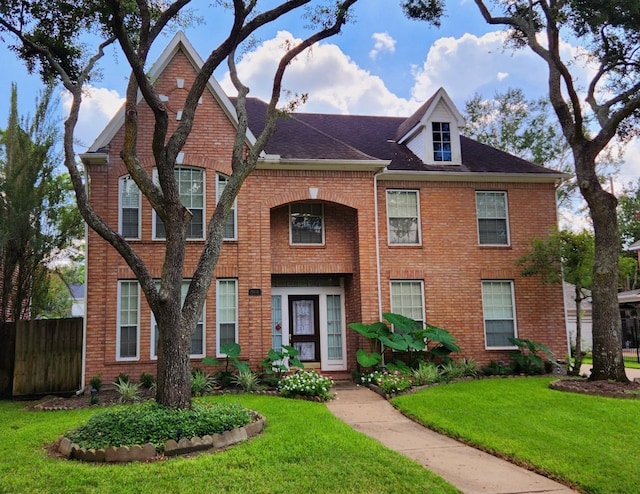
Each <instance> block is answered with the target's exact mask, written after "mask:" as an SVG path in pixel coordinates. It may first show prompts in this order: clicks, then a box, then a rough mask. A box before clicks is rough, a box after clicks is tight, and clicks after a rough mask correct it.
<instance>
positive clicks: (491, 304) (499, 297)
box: [482, 280, 517, 348]
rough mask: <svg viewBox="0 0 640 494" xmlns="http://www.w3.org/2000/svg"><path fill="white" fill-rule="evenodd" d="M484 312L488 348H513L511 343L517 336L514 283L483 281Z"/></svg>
mask: <svg viewBox="0 0 640 494" xmlns="http://www.w3.org/2000/svg"><path fill="white" fill-rule="evenodd" d="M482 310H483V312H484V331H485V341H486V345H487V348H513V346H514V345H513V343H511V342H510V341H509V338H515V337H516V335H517V332H516V315H515V303H514V298H513V281H496V280H490V281H483V282H482Z"/></svg>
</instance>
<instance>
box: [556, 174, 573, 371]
mask: <svg viewBox="0 0 640 494" xmlns="http://www.w3.org/2000/svg"><path fill="white" fill-rule="evenodd" d="M561 183H562V182H561V181H558V182H556V190H555V197H556V226H558V219H559V216H560V215H559V212H558V190H559V188H560V185H561ZM560 286H561V287H562V310H563V311H564V334H565V337H566V339H567V356H568V359H569V362H567V364H569V365H570V364H571V335H570V334H569V311H568V309H567V300H566V294H565V292H564V270H563V268H562V264H560ZM577 315H578V314H576V316H577Z"/></svg>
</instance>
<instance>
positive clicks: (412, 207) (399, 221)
mask: <svg viewBox="0 0 640 494" xmlns="http://www.w3.org/2000/svg"><path fill="white" fill-rule="evenodd" d="M418 209H419V208H418V191H417V190H387V219H388V222H389V244H394V245H418V244H420V221H419V216H418Z"/></svg>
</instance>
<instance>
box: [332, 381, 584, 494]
mask: <svg viewBox="0 0 640 494" xmlns="http://www.w3.org/2000/svg"><path fill="white" fill-rule="evenodd" d="M334 390H335V391H336V398H335V399H334V400H332V401H330V402H327V407H328V408H329V410H330V411H331V412H332V413H333V414H334V415H335V416H336V417H338V418H339V419H341V420H343V421H344V422H346V423H347V424H349V425H350V426H351V427H353V428H354V429H355V430H357V431H360V432H362V433H363V434H366V435H368V436H370V437H372V438H374V439H376V440H377V441H379V442H381V443H382V444H384V445H385V446H387V447H388V448H390V449H393V450H395V451H397V452H399V453H401V454H403V455H405V456H408V457H409V458H412V459H413V460H415V461H417V462H418V463H420V464H421V465H423V466H425V467H426V468H428V469H429V470H431V471H432V472H434V473H436V474H438V475H440V476H441V477H442V478H444V479H445V480H446V481H448V482H449V483H451V484H452V485H454V486H456V487H457V488H458V489H460V491H462V492H464V493H467V494H474V493H482V494H489V493H490V494H527V493H529V494H533V493H550V494H551V493H552V494H556V493H557V494H559V493H563V494H568V493H573V492H576V491H573V490H571V489H570V488H568V487H566V486H564V485H562V484H559V483H557V482H554V481H553V480H550V479H548V478H546V477H544V476H542V475H538V474H537V473H533V472H530V471H529V470H526V469H524V468H520V467H518V466H516V465H514V464H512V463H509V462H508V461H505V460H502V459H500V458H497V457H495V456H492V455H490V454H488V453H485V452H483V451H480V450H477V449H475V448H472V447H470V446H467V445H465V444H462V443H460V442H458V441H456V440H454V439H451V438H449V437H446V436H443V435H441V434H438V433H437V432H434V431H432V430H430V429H427V428H426V427H422V426H421V425H419V424H417V423H416V422H414V421H412V420H410V419H408V418H407V417H405V416H404V415H402V414H401V413H400V412H399V411H398V410H396V409H395V408H394V407H393V406H392V405H391V404H390V403H389V402H387V400H385V399H384V398H382V397H381V396H380V395H378V394H377V393H375V392H373V391H371V390H370V389H368V388H366V387H362V386H356V385H355V384H353V383H346V382H345V383H336V386H335V388H334Z"/></svg>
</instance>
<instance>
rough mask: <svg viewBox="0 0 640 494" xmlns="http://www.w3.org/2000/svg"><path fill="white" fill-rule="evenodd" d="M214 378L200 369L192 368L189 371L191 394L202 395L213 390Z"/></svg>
mask: <svg viewBox="0 0 640 494" xmlns="http://www.w3.org/2000/svg"><path fill="white" fill-rule="evenodd" d="M215 385H216V380H215V379H214V378H213V376H211V375H210V374H207V373H205V372H204V371H203V370H202V369H194V370H193V371H192V372H191V394H192V396H202V395H203V394H205V393H210V392H211V391H213V387H214V386H215Z"/></svg>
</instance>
